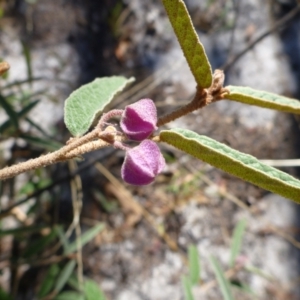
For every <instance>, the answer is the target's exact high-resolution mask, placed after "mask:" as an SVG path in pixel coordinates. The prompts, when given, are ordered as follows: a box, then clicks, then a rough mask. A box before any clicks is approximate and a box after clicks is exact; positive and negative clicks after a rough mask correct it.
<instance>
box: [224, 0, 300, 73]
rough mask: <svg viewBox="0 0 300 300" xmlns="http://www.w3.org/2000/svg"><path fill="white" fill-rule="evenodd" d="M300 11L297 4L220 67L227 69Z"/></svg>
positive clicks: (299, 5) (299, 6)
mask: <svg viewBox="0 0 300 300" xmlns="http://www.w3.org/2000/svg"><path fill="white" fill-rule="evenodd" d="M299 12H300V4H298V5H297V7H295V8H294V9H293V10H292V11H290V12H289V13H288V14H286V15H285V16H284V17H282V18H281V19H280V20H278V21H277V22H275V23H274V25H273V26H272V27H271V28H269V29H268V30H267V31H265V32H264V33H262V34H261V35H260V36H259V37H257V38H256V39H255V40H253V41H252V42H251V43H250V44H249V45H247V47H246V48H245V49H244V50H242V51H241V52H239V53H238V54H236V55H235V56H234V57H232V58H231V59H230V60H229V61H228V62H227V63H225V64H224V65H223V66H222V67H220V69H222V70H224V71H228V69H230V68H231V67H232V66H233V65H234V64H235V63H236V62H237V61H238V60H239V59H240V58H241V57H243V56H244V55H245V54H246V53H247V52H248V51H249V50H251V49H252V48H253V47H254V46H255V45H256V44H258V43H259V42H260V41H262V40H263V39H264V38H265V37H267V36H268V35H270V34H271V33H272V32H274V31H276V30H277V29H279V28H280V27H281V26H283V25H285V24H286V23H287V22H289V21H291V20H292V19H293V18H294V17H296V16H297V14H298V13H299Z"/></svg>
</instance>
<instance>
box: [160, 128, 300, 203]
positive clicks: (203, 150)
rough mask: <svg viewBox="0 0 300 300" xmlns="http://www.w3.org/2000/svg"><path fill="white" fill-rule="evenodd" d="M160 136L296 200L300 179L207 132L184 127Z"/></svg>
mask: <svg viewBox="0 0 300 300" xmlns="http://www.w3.org/2000/svg"><path fill="white" fill-rule="evenodd" d="M160 139H161V141H163V142H166V143H168V144H170V145H172V146H174V147H176V148H178V149H180V150H182V151H184V152H186V153H188V154H191V155H193V156H194V157H196V158H199V159H201V160H203V161H205V162H207V163H209V164H211V165H212V166H214V167H217V168H219V169H221V170H223V171H225V172H227V173H229V174H232V175H235V176H237V177H239V178H241V179H243V180H245V181H249V182H251V183H253V184H255V185H257V186H259V187H261V188H264V189H266V190H268V191H271V192H274V193H277V194H279V195H281V196H283V197H286V198H289V199H291V200H294V201H295V202H297V203H300V181H299V180H297V179H296V178H294V177H292V176H290V175H288V174H286V173H284V172H282V171H279V170H277V169H275V168H272V167H270V166H268V165H265V164H263V163H261V162H260V161H259V160H257V159H256V158H255V157H253V156H251V155H248V154H244V153H241V152H239V151H237V150H234V149H232V148H230V147H229V146H227V145H225V144H222V143H219V142H217V141H215V140H213V139H211V138H209V137H207V136H203V135H198V134H197V133H195V132H193V131H190V130H186V129H173V130H165V131H162V132H161V133H160Z"/></svg>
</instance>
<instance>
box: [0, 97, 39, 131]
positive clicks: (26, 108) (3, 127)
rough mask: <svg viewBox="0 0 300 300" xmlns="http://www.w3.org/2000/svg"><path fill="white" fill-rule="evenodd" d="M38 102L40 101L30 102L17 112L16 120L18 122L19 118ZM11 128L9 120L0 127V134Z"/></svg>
mask: <svg viewBox="0 0 300 300" xmlns="http://www.w3.org/2000/svg"><path fill="white" fill-rule="evenodd" d="M39 102H40V100H35V101H32V102H31V103H29V104H28V105H27V106H25V107H24V108H23V109H22V110H21V111H19V112H17V115H18V119H19V120H20V118H22V117H24V116H25V115H26V114H28V113H29V112H30V111H31V110H32V109H33V108H34V107H35V106H36V105H37V104H38V103H39ZM11 126H12V122H11V120H7V121H5V122H4V123H2V124H1V126H0V133H3V132H4V131H6V130H7V129H8V128H9V127H11Z"/></svg>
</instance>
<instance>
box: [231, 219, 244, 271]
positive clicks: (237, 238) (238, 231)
mask: <svg viewBox="0 0 300 300" xmlns="http://www.w3.org/2000/svg"><path fill="white" fill-rule="evenodd" d="M246 224H247V222H246V220H241V221H240V222H239V223H238V224H237V225H236V227H235V228H234V231H233V237H232V243H231V253H230V266H231V267H233V266H234V263H235V260H236V258H237V256H238V255H239V252H240V249H241V246H242V241H243V236H244V233H245V229H246Z"/></svg>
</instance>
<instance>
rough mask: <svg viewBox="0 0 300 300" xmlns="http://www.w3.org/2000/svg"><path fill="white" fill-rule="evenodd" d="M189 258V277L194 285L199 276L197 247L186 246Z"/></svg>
mask: <svg viewBox="0 0 300 300" xmlns="http://www.w3.org/2000/svg"><path fill="white" fill-rule="evenodd" d="M188 259H189V279H190V282H191V284H192V285H196V284H198V282H199V278H200V263H199V257H198V251H197V247H196V246H195V245H190V246H189V248H188Z"/></svg>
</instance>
